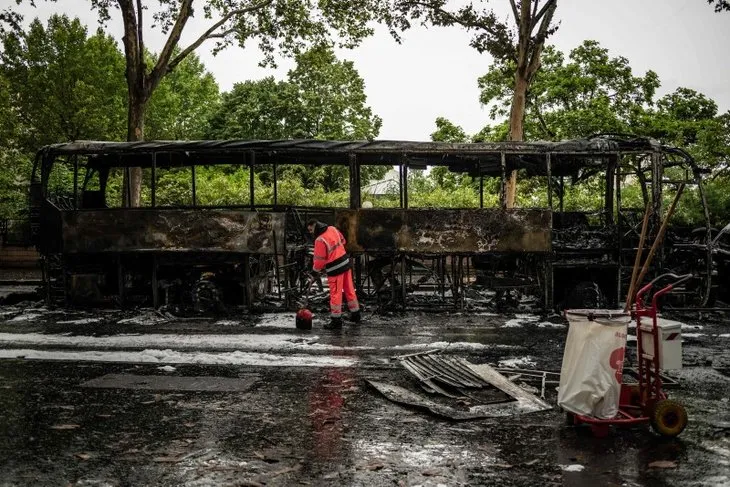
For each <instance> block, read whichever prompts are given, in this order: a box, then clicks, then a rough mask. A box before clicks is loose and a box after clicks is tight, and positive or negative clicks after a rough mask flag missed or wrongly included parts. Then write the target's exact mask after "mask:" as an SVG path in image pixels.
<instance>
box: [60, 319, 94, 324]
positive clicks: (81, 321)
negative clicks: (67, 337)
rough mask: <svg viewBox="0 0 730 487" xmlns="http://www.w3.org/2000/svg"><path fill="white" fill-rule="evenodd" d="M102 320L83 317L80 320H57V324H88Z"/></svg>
mask: <svg viewBox="0 0 730 487" xmlns="http://www.w3.org/2000/svg"><path fill="white" fill-rule="evenodd" d="M100 321H101V318H81V319H78V320H66V321H57V322H56V324H57V325H87V324H89V323H99V322H100Z"/></svg>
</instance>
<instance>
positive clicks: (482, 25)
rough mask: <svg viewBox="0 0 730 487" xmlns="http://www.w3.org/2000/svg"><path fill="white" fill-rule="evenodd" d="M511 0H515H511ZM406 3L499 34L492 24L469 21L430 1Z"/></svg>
mask: <svg viewBox="0 0 730 487" xmlns="http://www.w3.org/2000/svg"><path fill="white" fill-rule="evenodd" d="M510 1H513V0H510ZM405 3H406V4H407V5H413V6H420V7H424V8H426V9H428V10H431V11H432V12H434V13H437V14H438V15H441V16H443V17H445V18H447V19H448V20H449V21H450V22H452V23H454V24H459V25H461V26H464V27H467V28H470V27H471V28H474V27H478V28H480V29H483V30H485V31H487V32H489V33H490V34H492V35H498V32H497V31H496V30H494V29H493V28H492V27H491V26H489V25H487V24H485V23H483V22H476V21H468V20H466V19H464V18H461V17H457V16H456V15H455V14H453V13H451V12H449V11H447V10H444V9H442V8H441V7H434V6H433V5H431V4H430V3H429V2H419V1H409V2H405Z"/></svg>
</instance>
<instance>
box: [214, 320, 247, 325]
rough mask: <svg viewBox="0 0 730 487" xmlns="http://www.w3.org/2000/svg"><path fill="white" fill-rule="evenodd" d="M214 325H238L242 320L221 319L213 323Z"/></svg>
mask: <svg viewBox="0 0 730 487" xmlns="http://www.w3.org/2000/svg"><path fill="white" fill-rule="evenodd" d="M213 324H214V325H218V326H238V325H240V324H241V322H240V321H234V320H220V321H216V322H215V323H213Z"/></svg>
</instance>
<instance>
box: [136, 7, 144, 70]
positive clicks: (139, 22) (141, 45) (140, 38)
mask: <svg viewBox="0 0 730 487" xmlns="http://www.w3.org/2000/svg"><path fill="white" fill-rule="evenodd" d="M142 20H143V18H142V0H137V49H138V50H139V52H140V53H141V56H142V65H143V66H144V37H143V36H142Z"/></svg>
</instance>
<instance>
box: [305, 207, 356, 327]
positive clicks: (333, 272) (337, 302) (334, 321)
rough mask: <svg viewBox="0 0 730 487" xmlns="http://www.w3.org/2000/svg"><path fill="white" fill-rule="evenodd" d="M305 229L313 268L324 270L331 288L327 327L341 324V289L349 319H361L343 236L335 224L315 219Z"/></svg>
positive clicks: (319, 270) (316, 270)
mask: <svg viewBox="0 0 730 487" xmlns="http://www.w3.org/2000/svg"><path fill="white" fill-rule="evenodd" d="M307 230H308V231H309V233H310V234H311V235H312V236H313V237H314V263H313V266H312V267H313V268H314V272H322V271H324V272H326V273H327V284H329V288H330V318H331V320H330V322H329V324H327V325H325V328H327V329H328V330H332V329H339V328H342V293H343V292H344V293H345V299H346V300H347V309H349V310H350V319H351V320H352V321H353V322H355V323H357V322H359V321H360V303H359V302H358V301H357V295H356V294H355V284H354V283H353V282H352V264H351V263H350V256H349V255H348V253H347V251H346V250H345V243H346V241H345V237H344V236H343V235H342V233H341V232H340V231H339V230H337V228H335V227H334V226H331V225H327V224H326V223H322V222H320V221H317V220H309V221H308V222H307Z"/></svg>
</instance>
